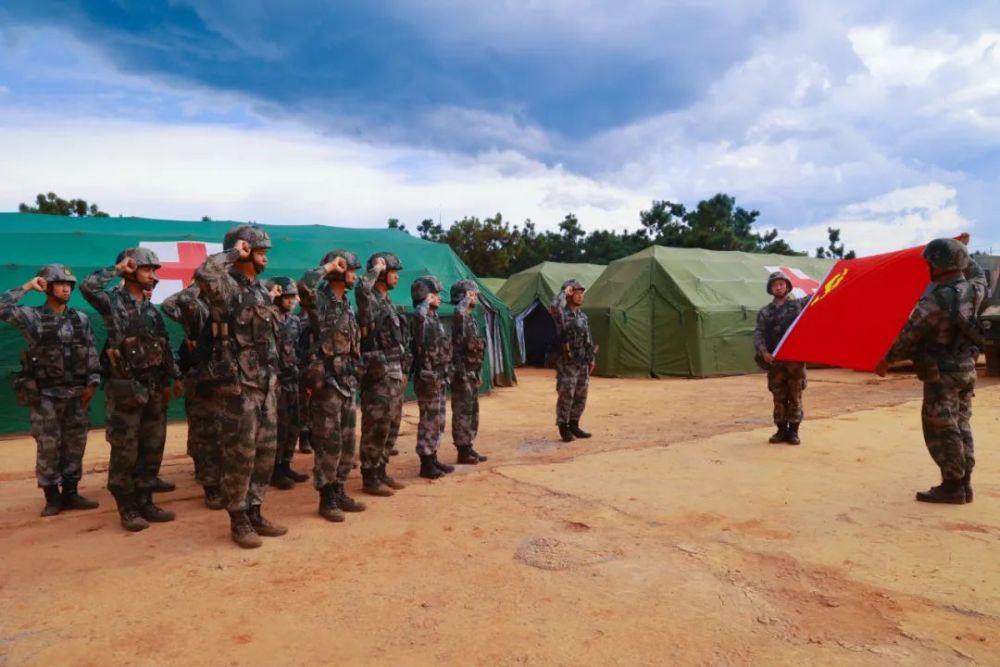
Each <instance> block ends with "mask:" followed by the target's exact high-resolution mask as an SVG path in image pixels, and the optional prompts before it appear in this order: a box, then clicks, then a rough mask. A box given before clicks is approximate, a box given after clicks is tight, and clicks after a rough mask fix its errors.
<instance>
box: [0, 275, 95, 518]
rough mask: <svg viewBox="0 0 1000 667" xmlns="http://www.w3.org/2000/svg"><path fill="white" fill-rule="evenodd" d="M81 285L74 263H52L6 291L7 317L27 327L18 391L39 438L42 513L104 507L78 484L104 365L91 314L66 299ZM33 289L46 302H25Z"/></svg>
mask: <svg viewBox="0 0 1000 667" xmlns="http://www.w3.org/2000/svg"><path fill="white" fill-rule="evenodd" d="M75 286H76V276H74V275H73V272H72V271H70V270H69V269H68V268H67V267H65V266H63V265H62V264H49V265H48V266H44V267H42V269H41V270H40V271H39V272H38V275H36V276H35V277H34V278H32V279H31V280H29V281H28V282H26V283H24V285H22V286H20V287H15V288H13V289H9V290H7V291H6V292H4V293H3V294H2V295H0V320H3V321H4V322H7V323H8V324H10V325H12V326H14V327H16V328H17V329H18V330H20V332H21V334H22V335H23V336H24V338H25V340H26V341H27V342H28V349H27V351H26V352H25V353H24V354H23V355H22V359H23V368H22V370H21V373H20V374H19V376H18V378H17V379H16V380H15V382H14V390H15V391H14V393H15V394H16V396H17V399H18V402H19V403H21V405H24V406H25V407H28V408H30V415H31V417H30V418H31V435H32V436H33V437H34V438H35V442H36V443H38V453H37V456H36V458H35V477H36V479H37V480H38V486H40V487H41V488H42V491H43V492H44V493H45V509H43V510H42V516H53V515H55V514H59V512H61V511H62V510H64V509H65V510H92V509H95V508H96V507H97V502H95V501H93V500H88V499H86V498H84V497H83V496H81V495H80V494H79V493H78V492H77V486H78V484H79V483H80V478H81V477H82V476H83V452H84V449H85V448H86V446H87V426H88V423H87V408H88V405H89V404H90V399H92V398H93V397H94V392H95V391H96V390H97V385H98V383H100V381H101V365H100V361H99V360H98V357H97V348H96V347H95V346H94V332H93V330H92V329H91V327H90V320H89V319H88V318H87V315H86V314H85V313H83V312H81V311H79V310H77V309H75V308H69V307H68V306H67V305H66V304H67V303H68V302H69V297H70V294H72V293H73V288H74V287H75ZM30 291H35V292H41V293H42V294H44V295H45V304H44V305H41V306H18V305H17V302H18V301H20V300H21V299H22V298H23V297H24V295H25V294H26V293H27V292H30ZM59 484H62V493H60V491H59Z"/></svg>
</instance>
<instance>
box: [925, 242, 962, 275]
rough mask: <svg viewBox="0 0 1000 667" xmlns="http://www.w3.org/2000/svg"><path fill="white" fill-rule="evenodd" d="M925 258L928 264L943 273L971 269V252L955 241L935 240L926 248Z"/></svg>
mask: <svg viewBox="0 0 1000 667" xmlns="http://www.w3.org/2000/svg"><path fill="white" fill-rule="evenodd" d="M923 256H924V259H925V260H927V263H928V264H930V265H931V266H932V267H934V268H935V269H937V270H938V271H941V272H945V273H947V272H950V271H965V269H967V268H969V250H968V248H966V247H965V244H964V243H961V242H960V241H956V240H955V239H934V240H933V241H931V242H930V243H928V244H927V247H926V248H924V255H923Z"/></svg>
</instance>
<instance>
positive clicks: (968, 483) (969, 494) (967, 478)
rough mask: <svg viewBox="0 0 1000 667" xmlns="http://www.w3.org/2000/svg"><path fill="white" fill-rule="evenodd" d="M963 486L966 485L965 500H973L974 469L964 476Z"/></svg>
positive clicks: (969, 501) (968, 501)
mask: <svg viewBox="0 0 1000 667" xmlns="http://www.w3.org/2000/svg"><path fill="white" fill-rule="evenodd" d="M962 486H964V487H965V502H967V503H971V502H972V471H971V470H969V471H968V472H966V473H965V477H963V478H962Z"/></svg>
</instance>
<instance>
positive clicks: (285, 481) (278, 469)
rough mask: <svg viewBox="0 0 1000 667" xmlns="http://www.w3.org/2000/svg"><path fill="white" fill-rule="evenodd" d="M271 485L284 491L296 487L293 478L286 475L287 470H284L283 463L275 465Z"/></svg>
mask: <svg viewBox="0 0 1000 667" xmlns="http://www.w3.org/2000/svg"><path fill="white" fill-rule="evenodd" d="M271 486H273V487H274V488H276V489H281V490H282V491H289V490H291V489H294V488H295V482H294V481H293V480H292V479H291V478H289V477H285V471H284V470H282V464H281V463H279V464H277V465H276V466H274V472H272V473H271Z"/></svg>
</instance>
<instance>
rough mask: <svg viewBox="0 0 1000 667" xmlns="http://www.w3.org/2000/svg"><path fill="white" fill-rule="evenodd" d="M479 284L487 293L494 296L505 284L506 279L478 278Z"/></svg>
mask: <svg viewBox="0 0 1000 667" xmlns="http://www.w3.org/2000/svg"><path fill="white" fill-rule="evenodd" d="M479 282H480V283H482V285H483V286H484V287H486V288H487V289H488V290H489V291H491V292H493V293H494V294H496V293H497V292H499V291H500V288H501V287H503V284H504V283H505V282H507V279H506V278H480V279H479Z"/></svg>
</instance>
